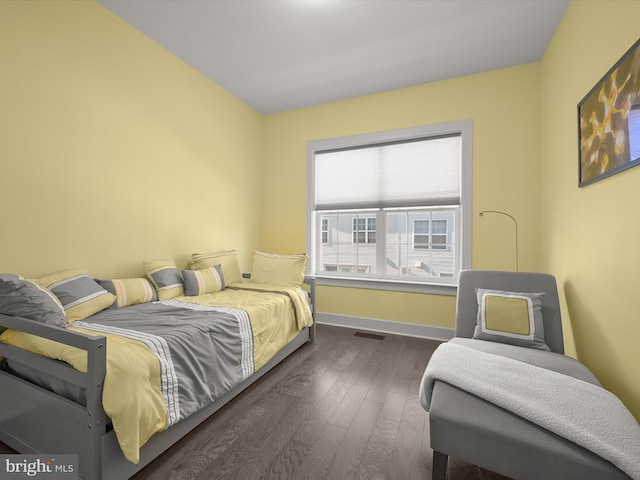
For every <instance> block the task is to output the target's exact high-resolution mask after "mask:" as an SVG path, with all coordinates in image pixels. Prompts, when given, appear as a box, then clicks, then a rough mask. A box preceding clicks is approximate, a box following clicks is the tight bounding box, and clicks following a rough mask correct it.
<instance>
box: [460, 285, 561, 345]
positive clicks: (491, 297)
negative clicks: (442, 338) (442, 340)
mask: <svg viewBox="0 0 640 480" xmlns="http://www.w3.org/2000/svg"><path fill="white" fill-rule="evenodd" d="M476 295H477V298H478V323H477V325H476V329H475V331H474V333H473V338H477V339H479V340H489V341H492V342H500V343H509V344H511V345H517V346H520V347H529V348H537V349H539V350H549V347H548V346H547V345H546V344H545V343H544V325H543V321H542V297H543V296H544V293H522V292H505V291H501V290H485V289H482V288H478V289H477V290H476Z"/></svg>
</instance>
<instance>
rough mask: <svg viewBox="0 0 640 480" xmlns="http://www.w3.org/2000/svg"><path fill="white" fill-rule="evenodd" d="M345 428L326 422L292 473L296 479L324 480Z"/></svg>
mask: <svg viewBox="0 0 640 480" xmlns="http://www.w3.org/2000/svg"><path fill="white" fill-rule="evenodd" d="M345 433H346V430H345V429H344V428H340V427H336V426H335V425H331V424H329V423H328V424H327V425H326V426H325V428H324V430H323V431H322V433H321V435H320V437H319V438H318V441H317V442H315V443H314V444H313V446H312V447H311V449H310V450H309V453H308V454H307V455H306V457H305V459H304V461H303V462H302V465H300V468H299V469H298V470H297V471H296V472H295V473H294V477H293V478H295V479H296V480H326V479H327V478H329V477H327V473H328V472H329V469H330V468H331V465H332V463H333V459H334V457H335V456H336V453H337V451H338V446H339V445H340V444H341V443H342V438H343V437H344V435H345Z"/></svg>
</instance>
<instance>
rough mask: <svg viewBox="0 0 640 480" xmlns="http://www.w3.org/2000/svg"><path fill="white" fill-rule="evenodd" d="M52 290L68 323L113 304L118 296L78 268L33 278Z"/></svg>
mask: <svg viewBox="0 0 640 480" xmlns="http://www.w3.org/2000/svg"><path fill="white" fill-rule="evenodd" d="M33 282H34V283H36V284H38V285H40V286H41V287H44V288H46V289H48V290H49V291H50V292H52V293H53V294H54V295H55V296H56V297H58V300H60V303H62V307H63V308H64V312H65V315H66V317H67V323H73V322H75V321H76V320H82V319H84V318H87V317H90V316H91V315H93V314H94V313H98V312H99V311H101V310H104V309H105V308H107V307H109V306H111V304H113V302H115V300H116V297H115V296H114V295H112V294H111V293H109V292H107V291H106V290H105V289H104V288H102V287H101V286H100V285H98V283H97V282H96V281H95V280H94V279H93V278H91V276H90V275H89V274H88V273H87V271H86V270H84V269H80V268H76V269H73V270H65V271H64V272H60V273H56V274H54V275H49V276H48V277H44V278H40V279H37V280H33Z"/></svg>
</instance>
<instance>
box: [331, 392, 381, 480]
mask: <svg viewBox="0 0 640 480" xmlns="http://www.w3.org/2000/svg"><path fill="white" fill-rule="evenodd" d="M381 408H382V405H381V404H379V403H377V402H371V401H368V400H365V401H364V402H362V405H361V407H360V410H359V411H358V413H357V415H356V417H355V418H354V420H353V422H352V423H351V426H350V427H349V430H347V433H346V434H345V436H344V438H343V439H342V444H341V445H340V448H339V450H338V454H337V455H336V459H335V461H334V463H333V466H332V468H331V470H330V471H329V474H328V476H327V478H340V479H343V480H354V479H355V478H357V475H358V468H359V466H360V462H361V461H362V457H363V455H364V452H365V450H366V447H367V444H368V442H369V438H370V437H371V434H372V432H373V428H374V426H375V423H376V421H377V418H378V417H379V415H380V410H381Z"/></svg>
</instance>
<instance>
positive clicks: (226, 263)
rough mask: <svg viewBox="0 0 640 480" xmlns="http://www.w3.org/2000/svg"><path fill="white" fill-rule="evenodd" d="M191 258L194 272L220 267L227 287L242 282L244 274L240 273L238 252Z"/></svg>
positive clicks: (209, 254) (207, 254) (201, 255)
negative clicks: (215, 266)
mask: <svg viewBox="0 0 640 480" xmlns="http://www.w3.org/2000/svg"><path fill="white" fill-rule="evenodd" d="M191 258H192V260H193V263H192V264H191V267H190V268H191V269H192V270H201V269H203V268H209V267H213V266H214V265H220V266H222V273H223V275H224V280H225V282H226V283H227V285H229V284H231V283H238V282H242V272H241V271H240V262H239V261H238V252H237V251H236V250H228V251H226V252H218V253H194V254H193V255H192V256H191Z"/></svg>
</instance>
